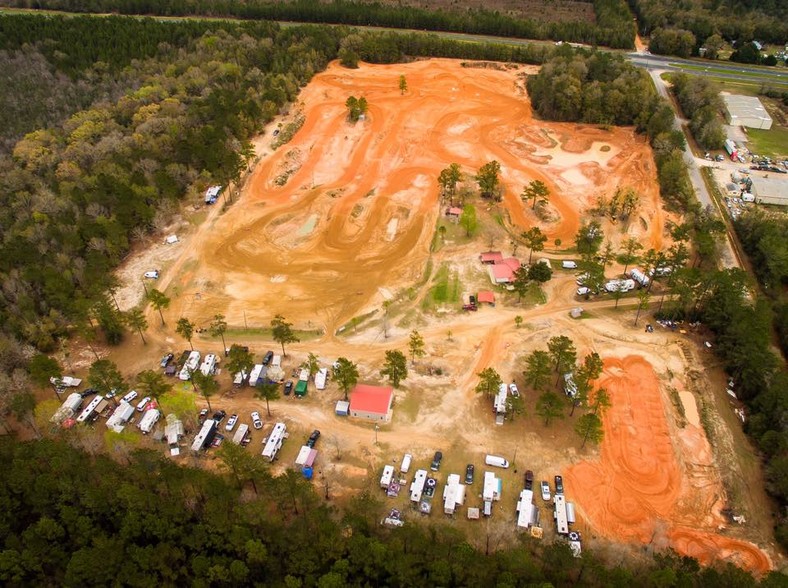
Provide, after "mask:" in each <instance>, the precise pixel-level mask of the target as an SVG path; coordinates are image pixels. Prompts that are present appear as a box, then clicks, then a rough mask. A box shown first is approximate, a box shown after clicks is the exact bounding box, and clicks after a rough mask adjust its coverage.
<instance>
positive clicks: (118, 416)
mask: <svg viewBox="0 0 788 588" xmlns="http://www.w3.org/2000/svg"><path fill="white" fill-rule="evenodd" d="M134 412H135V411H134V406H132V405H131V404H129V403H128V402H121V403H120V404H119V405H118V407H117V408H116V409H115V412H113V413H112V416H110V417H109V418H108V419H107V428H108V429H112V430H113V431H115V432H116V433H120V432H121V431H122V430H123V429H124V428H125V427H126V423H128V422H129V419H131V417H133V416H134Z"/></svg>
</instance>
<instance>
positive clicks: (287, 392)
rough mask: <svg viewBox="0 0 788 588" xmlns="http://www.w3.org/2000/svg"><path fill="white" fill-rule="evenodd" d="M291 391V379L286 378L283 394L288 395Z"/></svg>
mask: <svg viewBox="0 0 788 588" xmlns="http://www.w3.org/2000/svg"><path fill="white" fill-rule="evenodd" d="M292 391H293V380H288V381H287V382H285V396H290V393H291V392H292Z"/></svg>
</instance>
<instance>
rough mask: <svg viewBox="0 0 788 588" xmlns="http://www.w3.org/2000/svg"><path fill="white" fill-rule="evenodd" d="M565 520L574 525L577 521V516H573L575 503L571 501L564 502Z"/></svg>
mask: <svg viewBox="0 0 788 588" xmlns="http://www.w3.org/2000/svg"><path fill="white" fill-rule="evenodd" d="M566 522H567V523H569V524H570V525H574V524H575V523H576V522H577V518H576V517H575V505H574V503H572V502H567V503H566Z"/></svg>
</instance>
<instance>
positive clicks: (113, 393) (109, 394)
mask: <svg viewBox="0 0 788 588" xmlns="http://www.w3.org/2000/svg"><path fill="white" fill-rule="evenodd" d="M117 395H118V391H117V390H116V389H115V388H113V389H112V390H110V391H109V392H107V393H106V394H104V398H106V399H107V400H109V399H110V398H115V396H117Z"/></svg>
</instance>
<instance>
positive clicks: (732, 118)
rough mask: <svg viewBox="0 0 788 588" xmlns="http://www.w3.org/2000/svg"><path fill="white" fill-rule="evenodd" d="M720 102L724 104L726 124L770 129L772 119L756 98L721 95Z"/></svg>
mask: <svg viewBox="0 0 788 588" xmlns="http://www.w3.org/2000/svg"><path fill="white" fill-rule="evenodd" d="M722 100H723V102H725V110H726V111H727V116H726V118H727V119H728V124H730V125H733V126H741V127H749V128H751V129H765V130H768V129H770V128H772V117H771V116H769V113H768V112H766V109H765V108H764V107H763V104H761V101H760V100H759V99H758V98H757V97H756V96H740V95H738V94H722Z"/></svg>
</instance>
